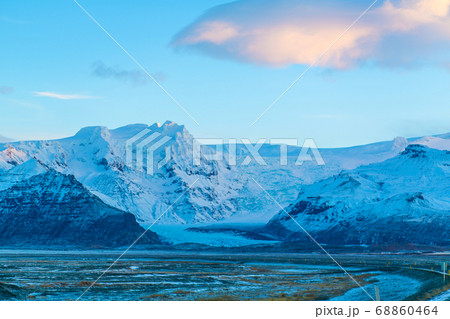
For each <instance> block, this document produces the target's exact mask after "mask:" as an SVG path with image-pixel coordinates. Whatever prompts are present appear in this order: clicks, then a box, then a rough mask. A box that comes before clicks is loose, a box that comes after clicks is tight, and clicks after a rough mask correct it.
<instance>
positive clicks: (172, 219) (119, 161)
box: [0, 121, 450, 224]
mask: <svg viewBox="0 0 450 319" xmlns="http://www.w3.org/2000/svg"><path fill="white" fill-rule="evenodd" d="M143 130H148V131H149V132H150V133H149V134H153V133H157V135H158V139H159V140H161V139H162V138H163V137H167V138H169V140H168V141H167V143H165V144H164V145H163V147H161V148H159V149H158V150H157V151H156V152H155V158H156V159H157V160H160V159H161V158H163V157H164V152H165V148H166V147H169V153H170V156H171V157H170V160H169V162H168V163H167V164H166V165H164V166H163V167H162V168H161V169H159V170H156V171H155V174H153V175H149V174H146V173H145V171H143V170H142V169H139V167H135V166H130V165H127V164H129V163H128V162H127V152H126V149H127V141H129V140H130V139H131V138H133V137H134V136H136V135H137V134H139V133H141V132H142V131H143ZM147 137H148V134H147V135H146V136H143V137H141V138H139V139H137V140H136V141H135V142H136V143H137V144H139V143H140V142H142V141H143V140H144V139H146V138H147ZM449 137H450V136H448V135H447V136H445V135H443V136H436V137H427V138H421V139H411V140H407V139H405V138H396V139H395V140H393V141H389V142H381V143H376V144H370V145H364V146H357V147H351V148H342V149H321V150H320V152H321V154H322V157H323V158H324V160H325V163H326V165H324V166H319V165H317V163H315V162H305V163H304V164H303V165H302V166H297V165H295V164H294V163H295V160H296V159H297V157H298V155H299V153H300V148H299V147H294V146H289V147H288V165H286V166H283V165H281V164H280V159H279V154H280V146H279V145H269V144H265V145H263V147H261V149H260V154H261V156H262V158H263V159H264V161H265V165H260V164H258V163H256V162H255V161H254V160H252V161H251V162H250V163H249V164H248V165H242V164H240V163H242V162H243V159H244V158H245V157H246V156H247V155H249V152H248V150H247V148H246V146H245V145H242V144H238V145H237V147H236V148H237V154H238V156H237V161H236V162H237V163H238V165H237V166H232V165H229V163H228V162H227V161H226V160H206V159H204V158H202V160H201V163H200V165H196V164H194V161H193V158H192V150H193V143H194V140H193V137H192V135H191V134H190V133H189V132H188V131H187V130H186V129H185V127H184V126H182V125H178V124H176V123H173V122H170V121H167V122H166V123H164V124H163V125H160V124H157V123H156V124H153V125H150V126H148V125H145V124H134V125H128V126H124V127H120V128H117V129H114V130H109V129H107V128H106V127H87V128H83V129H81V130H80V131H79V132H78V133H77V134H76V135H75V136H73V137H69V138H65V139H60V140H52V141H24V142H14V143H5V144H0V175H1V174H2V173H1V172H2V171H8V170H11V169H13V168H15V167H16V166H18V165H19V164H21V163H24V162H26V161H27V160H29V159H31V158H35V159H37V160H39V161H40V162H41V163H43V164H44V165H46V166H48V167H50V168H52V169H54V170H55V171H57V172H59V173H63V174H70V175H73V176H75V178H76V179H77V180H78V181H79V182H80V183H82V184H83V185H84V186H85V187H86V188H87V189H89V191H91V192H92V193H93V194H94V195H96V196H97V197H99V198H100V199H101V200H102V201H103V202H104V203H106V204H108V205H111V206H113V207H115V208H117V209H120V210H123V211H127V212H130V213H132V214H134V215H135V216H136V218H137V220H138V221H139V222H140V223H141V224H149V223H151V222H152V221H154V220H155V219H156V218H158V217H159V216H160V215H162V214H163V213H164V212H166V211H167V213H166V214H164V216H163V218H162V219H161V220H160V221H159V223H162V224H198V223H208V222H216V221H224V220H226V221H229V220H231V221H240V222H243V221H244V222H248V221H252V220H253V221H260V222H263V221H268V220H269V219H270V218H271V217H273V215H274V212H275V211H277V210H278V209H277V208H278V206H277V204H275V203H274V202H273V201H272V200H271V199H270V198H268V197H267V196H266V194H265V192H264V191H263V190H262V189H261V188H260V187H259V186H258V185H257V184H255V182H254V181H253V180H252V178H254V179H255V180H256V181H258V183H260V185H262V186H263V187H264V188H265V189H266V190H267V191H268V192H269V193H270V194H271V195H272V196H273V197H274V198H275V199H276V200H277V201H278V202H279V203H280V204H282V205H283V206H287V205H289V204H291V203H292V202H293V201H294V200H295V199H296V198H297V196H298V193H299V191H300V190H301V188H302V187H303V186H304V185H308V184H312V183H315V182H317V181H319V180H321V179H324V178H328V177H330V176H333V175H335V174H338V173H339V172H341V171H342V170H343V169H347V170H349V169H354V168H357V167H358V166H361V165H367V164H370V163H377V162H382V161H384V160H386V159H389V158H393V157H395V156H397V155H398V154H399V153H400V152H402V151H403V150H404V149H405V148H406V147H407V146H408V144H410V143H412V142H413V143H420V144H423V145H428V146H430V147H435V148H438V149H447V148H448V149H450V147H449V143H448V141H450V139H449ZM158 139H157V140H158ZM157 140H156V141H157ZM150 145H151V143H150V144H148V145H147V146H146V147H148V146H150ZM146 147H144V148H143V151H144V153H145V151H146V149H147V148H146ZM213 149H214V146H211V147H206V150H205V152H214V150H213ZM144 158H145V156H144ZM144 158H143V159H144ZM132 159H133V160H137V155H136V152H134V153H133V156H132ZM128 160H129V159H128ZM144 162H145V161H144ZM143 166H144V167H143V169H144V170H145V168H146V167H145V165H143ZM17 169H19V168H17ZM20 169H22V170H25V169H24V168H23V167H22V168H20ZM20 174H24V176H28V175H30V173H28V172H26V171H23V172H22V173H17V174H16V176H17V180H20ZM194 182H195V183H194ZM192 184H193V186H192V188H190V189H189V186H190V185H192ZM172 205H173V206H172Z"/></svg>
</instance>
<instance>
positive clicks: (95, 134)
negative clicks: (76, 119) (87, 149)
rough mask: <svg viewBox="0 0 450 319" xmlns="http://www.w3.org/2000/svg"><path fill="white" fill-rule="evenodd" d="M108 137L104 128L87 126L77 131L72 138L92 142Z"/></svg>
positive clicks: (106, 129)
mask: <svg viewBox="0 0 450 319" xmlns="http://www.w3.org/2000/svg"><path fill="white" fill-rule="evenodd" d="M110 135H111V134H110V132H109V129H108V128H107V127H105V126H87V127H84V128H82V129H81V130H79V131H78V132H77V134H75V136H74V137H76V138H80V139H89V140H90V141H92V140H95V139H98V138H102V139H107V138H108V137H109V136H110Z"/></svg>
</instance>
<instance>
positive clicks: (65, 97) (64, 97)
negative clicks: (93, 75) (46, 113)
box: [34, 92, 97, 100]
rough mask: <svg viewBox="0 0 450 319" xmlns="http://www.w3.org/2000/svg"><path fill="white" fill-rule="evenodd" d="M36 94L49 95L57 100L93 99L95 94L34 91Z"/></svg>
mask: <svg viewBox="0 0 450 319" xmlns="http://www.w3.org/2000/svg"><path fill="white" fill-rule="evenodd" d="M34 95H36V96H44V97H50V98H54V99H59V100H81V99H95V98H97V97H95V96H87V95H79V94H60V93H55V92H34Z"/></svg>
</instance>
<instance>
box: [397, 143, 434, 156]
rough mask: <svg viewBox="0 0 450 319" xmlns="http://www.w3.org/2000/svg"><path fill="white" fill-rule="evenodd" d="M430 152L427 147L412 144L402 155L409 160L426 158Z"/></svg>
mask: <svg viewBox="0 0 450 319" xmlns="http://www.w3.org/2000/svg"><path fill="white" fill-rule="evenodd" d="M428 150H430V149H429V148H428V147H426V146H423V145H420V144H410V145H408V146H407V147H406V148H405V150H404V151H403V152H402V153H401V155H402V156H407V157H409V158H424V157H426V153H427V151H428Z"/></svg>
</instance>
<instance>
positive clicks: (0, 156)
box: [0, 145, 29, 172]
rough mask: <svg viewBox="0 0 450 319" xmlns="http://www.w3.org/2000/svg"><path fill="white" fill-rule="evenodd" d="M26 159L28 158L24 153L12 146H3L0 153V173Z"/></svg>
mask: <svg viewBox="0 0 450 319" xmlns="http://www.w3.org/2000/svg"><path fill="white" fill-rule="evenodd" d="M0 147H1V145H0ZM0 150H1V148H0ZM27 159H29V156H28V155H27V154H26V153H25V152H23V151H20V150H17V149H15V148H14V147H12V146H5V147H4V148H3V150H2V151H0V172H2V171H6V170H9V169H11V168H13V167H14V166H16V165H18V164H21V163H23V162H24V161H26V160H27Z"/></svg>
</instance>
